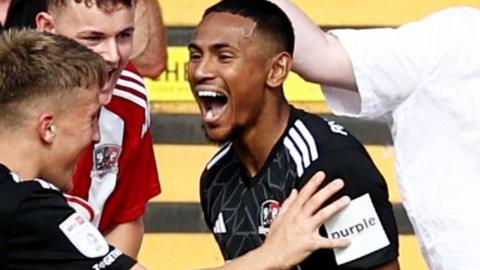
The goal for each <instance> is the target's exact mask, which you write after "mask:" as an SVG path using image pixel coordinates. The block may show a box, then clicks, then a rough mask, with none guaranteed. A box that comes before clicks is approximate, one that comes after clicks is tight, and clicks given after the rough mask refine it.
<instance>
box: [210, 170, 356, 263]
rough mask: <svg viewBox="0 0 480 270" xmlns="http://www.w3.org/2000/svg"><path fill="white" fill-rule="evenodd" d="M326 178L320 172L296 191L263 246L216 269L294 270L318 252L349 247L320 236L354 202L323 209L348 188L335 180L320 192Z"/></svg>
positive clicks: (344, 200) (344, 201)
mask: <svg viewBox="0 0 480 270" xmlns="http://www.w3.org/2000/svg"><path fill="white" fill-rule="evenodd" d="M324 178H325V174H324V173H321V172H320V173H317V174H316V175H315V176H314V177H313V178H312V180H311V181H309V182H308V183H307V184H306V185H305V186H304V187H303V188H302V190H301V191H300V192H299V193H298V194H297V192H296V191H295V190H294V191H293V192H292V194H291V195H290V197H289V198H288V199H287V200H286V201H285V202H284V203H283V205H282V208H281V210H280V212H279V214H278V216H277V217H276V218H275V220H274V222H273V224H272V227H271V228H270V233H269V234H268V236H267V239H266V240H265V243H264V244H263V245H261V246H260V247H259V248H257V249H255V250H252V251H250V252H249V253H247V254H245V255H244V256H242V257H239V258H237V259H235V260H232V261H231V262H230V263H228V264H226V265H224V266H222V267H220V268H215V270H237V269H238V270H240V269H251V270H283V269H290V268H292V267H294V266H295V265H297V264H299V263H300V262H302V261H303V260H304V259H305V258H306V257H308V255H310V254H311V253H312V252H314V251H315V250H317V249H320V248H334V247H346V246H348V241H347V240H345V239H335V240H334V239H327V238H324V237H322V236H321V235H320V234H319V233H318V230H319V228H320V226H322V224H323V223H324V222H325V221H326V220H328V219H329V218H330V217H331V216H332V215H333V214H335V213H336V212H338V211H339V210H341V209H343V208H344V207H345V206H347V204H348V203H349V201H350V199H349V198H348V197H342V198H340V199H338V200H337V201H335V202H333V203H331V204H329V205H327V206H325V207H323V208H320V207H321V206H322V205H323V203H324V202H325V201H326V200H327V199H328V198H330V197H331V196H332V195H333V194H335V193H336V192H337V191H339V190H340V189H341V188H342V187H343V185H344V183H343V181H341V180H335V181H332V182H331V183H329V184H328V185H327V186H325V187H324V188H322V189H321V190H319V191H317V190H318V188H319V186H320V184H321V183H322V181H323V180H324ZM212 270H214V269H212Z"/></svg>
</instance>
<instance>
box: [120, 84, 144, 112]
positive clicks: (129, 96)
mask: <svg viewBox="0 0 480 270" xmlns="http://www.w3.org/2000/svg"><path fill="white" fill-rule="evenodd" d="M113 94H114V95H115V96H117V97H121V98H124V99H128V100H130V101H131V102H133V103H135V104H137V105H138V106H140V107H142V108H144V109H145V110H147V109H148V105H147V101H146V100H145V99H143V98H140V97H138V96H136V95H134V94H132V93H129V92H127V91H123V90H120V89H116V88H115V89H114V90H113Z"/></svg>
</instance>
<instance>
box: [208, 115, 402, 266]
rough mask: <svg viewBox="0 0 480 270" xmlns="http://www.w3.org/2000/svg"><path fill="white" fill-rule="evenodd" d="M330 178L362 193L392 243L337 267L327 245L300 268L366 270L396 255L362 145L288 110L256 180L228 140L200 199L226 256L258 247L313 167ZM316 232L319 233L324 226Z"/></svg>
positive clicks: (386, 207)
mask: <svg viewBox="0 0 480 270" xmlns="http://www.w3.org/2000/svg"><path fill="white" fill-rule="evenodd" d="M320 170H321V171H325V172H326V175H327V181H325V183H324V184H326V183H328V182H329V181H331V180H332V179H335V178H342V179H344V180H345V182H346V185H345V188H344V189H343V190H342V191H341V192H340V194H338V195H337V197H336V198H338V197H340V196H342V195H349V196H350V197H351V198H352V199H354V198H357V197H359V196H361V195H364V194H366V193H368V194H369V195H370V197H371V199H372V202H373V206H374V208H375V211H376V212H377V214H378V216H379V219H380V221H381V223H382V226H383V228H384V230H385V232H386V234H387V237H388V239H389V242H390V244H389V245H388V246H386V247H384V248H382V249H380V250H378V251H376V252H373V253H371V254H369V255H366V256H364V257H361V258H359V259H356V260H354V261H352V262H349V263H346V264H343V265H342V266H337V264H336V262H335V258H334V255H333V251H332V250H319V251H317V252H315V253H314V254H312V255H311V256H310V257H309V258H308V259H307V260H306V261H304V262H303V263H302V264H301V265H300V267H301V269H369V268H372V267H375V266H378V265H381V264H384V263H386V262H389V261H391V260H394V259H395V258H397V256H398V236H397V227H396V223H395V219H394V216H393V210H392V207H391V204H390V203H389V201H388V191H387V187H386V183H385V181H384V179H383V177H382V175H381V174H380V173H379V171H378V170H377V169H376V167H375V165H374V164H373V162H372V160H371V159H370V157H369V155H368V153H367V152H366V150H365V149H364V147H363V146H362V145H361V144H360V143H359V142H358V141H357V140H356V139H355V138H354V137H353V136H351V135H350V134H349V133H348V132H347V131H346V130H345V129H343V127H341V126H340V125H338V124H336V123H334V122H329V121H326V120H324V119H322V118H320V117H317V116H315V115H313V114H309V113H306V112H304V111H301V110H297V109H294V108H292V113H291V116H290V119H289V124H288V127H287V129H286V130H285V132H284V134H283V136H282V137H281V138H280V139H279V141H278V142H277V143H276V144H275V146H274V147H273V149H272V151H271V153H270V155H269V157H268V159H267V161H266V162H265V164H264V166H263V167H262V168H261V170H260V171H259V173H258V174H257V175H256V176H255V177H250V176H249V175H248V173H247V172H246V169H245V168H244V166H243V164H242V163H241V161H240V159H239V158H238V156H237V154H236V152H235V151H234V149H233V147H232V145H231V144H230V143H227V144H225V145H224V146H223V147H222V148H221V149H220V150H219V151H218V153H217V154H216V155H215V156H214V158H213V159H212V160H211V161H210V162H209V163H208V165H207V167H206V169H205V170H204V172H203V175H202V179H201V187H200V190H201V202H202V208H203V211H204V216H205V220H206V223H207V225H208V227H209V228H210V229H211V231H212V232H213V233H214V235H215V239H216V241H217V243H218V245H219V246H220V249H221V250H222V253H223V256H224V258H225V259H226V260H231V259H233V258H236V257H238V256H241V255H243V254H245V253H246V252H248V251H250V250H252V249H254V248H256V247H258V246H259V245H260V244H261V243H262V242H263V241H264V239H265V236H266V233H267V232H268V230H269V227H270V225H271V223H272V221H273V219H274V218H275V216H276V214H277V213H278V210H279V208H280V205H281V203H282V202H283V201H284V200H285V199H286V198H287V197H288V195H289V194H290V192H291V191H292V189H293V188H301V187H302V186H303V185H304V184H305V183H306V181H308V180H309V179H310V178H311V177H312V176H313V175H314V174H315V173H316V172H317V171H320ZM320 233H321V234H323V235H325V231H324V229H323V228H322V230H321V232H320Z"/></svg>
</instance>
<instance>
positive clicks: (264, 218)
mask: <svg viewBox="0 0 480 270" xmlns="http://www.w3.org/2000/svg"><path fill="white" fill-rule="evenodd" d="M278 211H280V203H279V202H277V201H276V200H266V201H264V202H263V203H262V206H261V207H260V226H259V227H258V233H259V234H263V235H267V234H268V231H269V230H270V226H271V225H272V223H273V220H274V219H275V218H276V217H277V215H278Z"/></svg>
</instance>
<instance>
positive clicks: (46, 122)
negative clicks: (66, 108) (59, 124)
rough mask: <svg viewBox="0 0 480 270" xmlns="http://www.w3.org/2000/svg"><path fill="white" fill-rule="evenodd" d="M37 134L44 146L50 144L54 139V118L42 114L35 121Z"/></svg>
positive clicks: (50, 115) (48, 114)
mask: <svg viewBox="0 0 480 270" xmlns="http://www.w3.org/2000/svg"><path fill="white" fill-rule="evenodd" d="M37 134H38V137H39V138H40V140H41V141H42V142H43V143H45V144H52V143H53V141H54V139H55V134H56V130H55V123H54V116H53V114H51V113H44V114H42V115H41V116H40V117H39V118H38V120H37Z"/></svg>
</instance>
